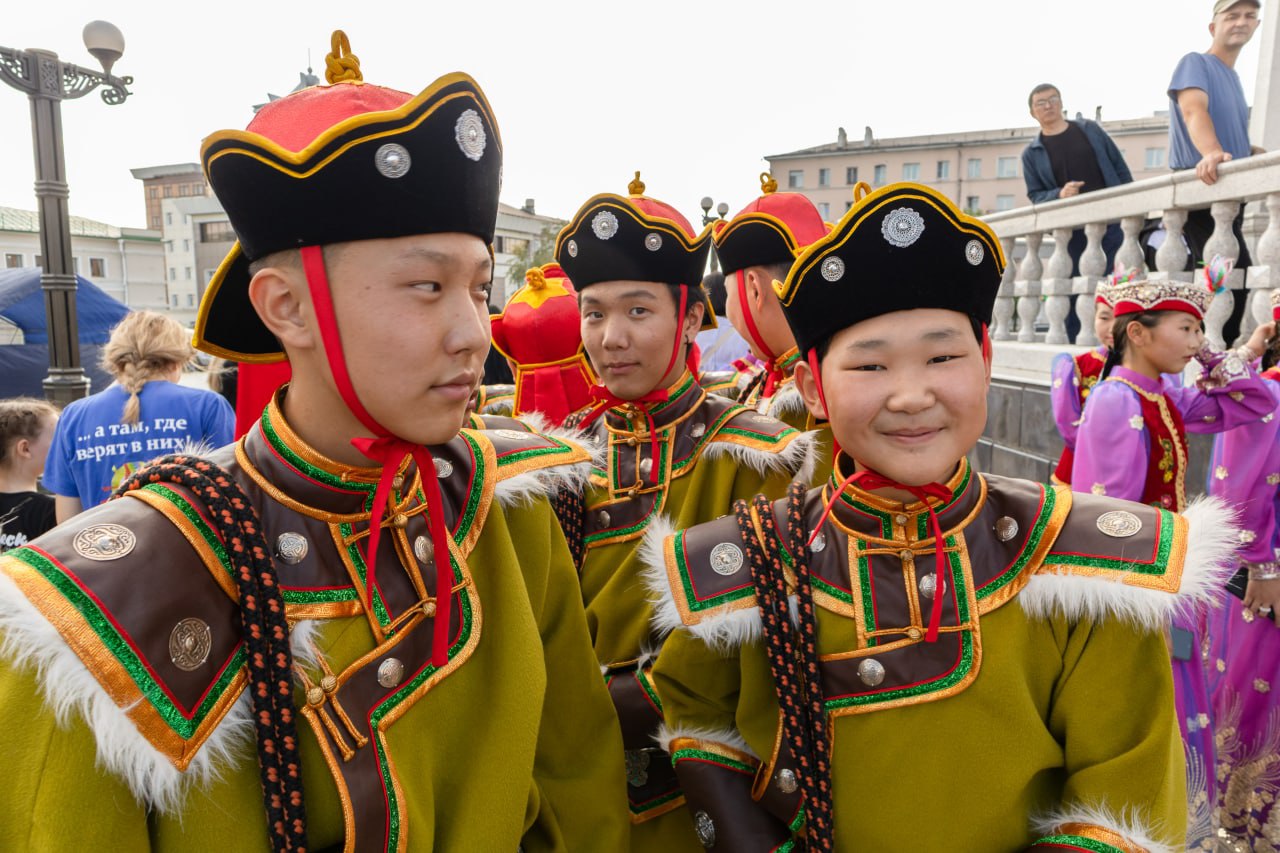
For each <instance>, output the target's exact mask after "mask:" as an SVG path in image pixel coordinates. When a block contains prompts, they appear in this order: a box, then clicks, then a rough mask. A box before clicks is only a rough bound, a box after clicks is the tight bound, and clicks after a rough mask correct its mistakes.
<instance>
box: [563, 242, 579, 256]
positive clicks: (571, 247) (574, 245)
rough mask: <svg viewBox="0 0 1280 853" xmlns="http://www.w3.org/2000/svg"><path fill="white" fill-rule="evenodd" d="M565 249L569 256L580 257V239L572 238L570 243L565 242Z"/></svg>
mask: <svg viewBox="0 0 1280 853" xmlns="http://www.w3.org/2000/svg"><path fill="white" fill-rule="evenodd" d="M564 249H565V251H566V252H568V253H569V257H571V258H576V257H578V241H577V240H570V241H569V242H568V243H566V244H565V246H564Z"/></svg>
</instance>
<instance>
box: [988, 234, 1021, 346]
mask: <svg viewBox="0 0 1280 853" xmlns="http://www.w3.org/2000/svg"><path fill="white" fill-rule="evenodd" d="M1013 244H1014V239H1013V238H1012V237H1002V238H1001V239H1000V247H1001V248H1002V249H1003V250H1004V261H1005V266H1004V275H1003V276H1002V277H1001V279H1000V289H999V290H997V291H996V305H995V309H994V310H993V312H992V320H993V323H994V326H993V327H992V329H991V339H992V340H993V341H1010V340H1013V331H1012V329H1011V328H1010V325H1011V321H1012V320H1013V279H1014V276H1015V273H1016V270H1015V269H1014V264H1013Z"/></svg>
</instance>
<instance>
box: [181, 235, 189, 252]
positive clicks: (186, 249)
mask: <svg viewBox="0 0 1280 853" xmlns="http://www.w3.org/2000/svg"><path fill="white" fill-rule="evenodd" d="M182 251H184V252H190V251H191V240H190V238H187V239H184V240H183V241H182Z"/></svg>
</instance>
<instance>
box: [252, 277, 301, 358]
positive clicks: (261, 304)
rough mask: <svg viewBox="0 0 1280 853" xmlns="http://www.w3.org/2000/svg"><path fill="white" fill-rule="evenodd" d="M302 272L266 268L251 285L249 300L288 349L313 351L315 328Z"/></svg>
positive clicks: (264, 323) (259, 315)
mask: <svg viewBox="0 0 1280 853" xmlns="http://www.w3.org/2000/svg"><path fill="white" fill-rule="evenodd" d="M302 276H303V273H302V271H301V270H293V269H290V268H288V267H266V268H265V269H262V270H259V271H258V272H257V273H256V274H255V275H254V277H253V279H252V280H250V282H249V301H250V302H251V303H252V304H253V309H254V310H255V311H257V312H258V317H260V318H261V319H262V323H263V325H265V326H266V327H267V328H268V329H269V330H270V331H271V333H272V334H273V335H275V336H276V337H277V338H278V339H279V340H280V344H281V345H282V346H283V347H284V348H285V350H286V351H287V350H290V349H292V350H304V349H314V348H315V347H316V346H317V343H316V339H315V334H314V328H313V326H312V324H311V323H310V322H309V320H310V318H311V316H312V314H311V303H310V301H309V300H308V299H307V297H306V296H305V291H306V287H305V282H304V281H302Z"/></svg>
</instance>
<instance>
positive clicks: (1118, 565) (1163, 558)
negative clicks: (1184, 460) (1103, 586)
mask: <svg viewBox="0 0 1280 853" xmlns="http://www.w3.org/2000/svg"><path fill="white" fill-rule="evenodd" d="M1156 512H1157V513H1158V515H1157V516H1156V517H1157V519H1158V521H1157V523H1158V524H1159V525H1160V536H1159V538H1158V539H1157V540H1156V553H1155V557H1154V558H1153V559H1151V560H1137V559H1129V560H1118V559H1115V558H1113V557H1099V556H1089V555H1085V554H1061V553H1058V552H1056V551H1050V552H1049V554H1048V556H1046V557H1045V558H1044V565H1045V566H1087V567H1089V568H1091V569H1105V570H1108V571H1114V572H1136V573H1138V574H1142V575H1163V574H1164V573H1165V572H1167V571H1168V570H1169V566H1168V562H1169V553H1170V552H1171V551H1172V550H1173V528H1174V521H1173V513H1172V512H1170V511H1169V510H1167V509H1159V508H1157V509H1156Z"/></svg>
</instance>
